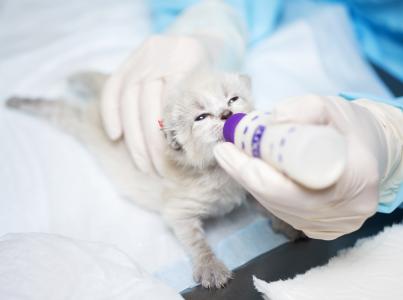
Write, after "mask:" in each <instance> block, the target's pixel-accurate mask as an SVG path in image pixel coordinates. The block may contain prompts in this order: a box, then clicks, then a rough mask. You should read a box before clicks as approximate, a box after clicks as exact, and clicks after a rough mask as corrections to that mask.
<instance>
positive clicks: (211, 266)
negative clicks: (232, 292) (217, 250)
mask: <svg viewBox="0 0 403 300" xmlns="http://www.w3.org/2000/svg"><path fill="white" fill-rule="evenodd" d="M193 278H194V280H195V281H196V282H200V283H201V285H202V286H203V287H205V288H218V289H220V288H223V287H224V286H225V285H226V284H227V282H228V281H229V280H230V279H231V278H232V273H231V271H230V270H228V269H227V267H226V266H225V265H224V264H223V263H222V262H221V261H219V260H218V259H215V258H213V259H209V260H208V261H204V262H200V263H199V264H197V265H196V266H195V269H194V272H193Z"/></svg>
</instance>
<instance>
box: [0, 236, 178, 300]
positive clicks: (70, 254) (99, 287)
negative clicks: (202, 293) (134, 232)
mask: <svg viewBox="0 0 403 300" xmlns="http://www.w3.org/2000/svg"><path fill="white" fill-rule="evenodd" d="M0 274H1V276H0V295H1V299H8V300H17V299H18V300H47V299H49V300H58V299H77V300H86V299H88V300H90V299H91V300H100V299H105V300H106V299H116V300H136V299H138V300H140V299H141V300H161V299H164V300H181V299H182V300H183V298H182V297H181V296H179V295H178V294H177V293H176V292H175V291H174V290H173V289H172V288H169V287H168V286H166V285H164V284H163V283H162V282H160V281H158V280H156V279H154V278H152V277H150V276H149V275H147V273H146V272H144V271H143V270H142V269H141V268H140V267H139V266H138V265H136V264H135V263H134V262H133V261H132V260H131V259H130V258H129V257H128V256H127V255H125V254H124V253H122V252H121V251H120V250H118V249H117V248H116V247H114V246H111V245H107V244H102V243H91V242H86V241H79V240H74V239H70V238H65V237H61V236H56V235H49V234H43V233H42V234H40V233H26V234H9V235H6V236H4V237H2V238H1V239H0Z"/></svg>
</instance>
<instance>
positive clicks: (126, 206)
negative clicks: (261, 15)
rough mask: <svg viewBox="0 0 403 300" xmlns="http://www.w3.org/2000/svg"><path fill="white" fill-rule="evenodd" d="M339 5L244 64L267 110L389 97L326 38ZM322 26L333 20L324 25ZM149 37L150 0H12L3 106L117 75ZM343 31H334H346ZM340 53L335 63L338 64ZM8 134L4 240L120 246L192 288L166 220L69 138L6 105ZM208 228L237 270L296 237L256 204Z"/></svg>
mask: <svg viewBox="0 0 403 300" xmlns="http://www.w3.org/2000/svg"><path fill="white" fill-rule="evenodd" d="M330 9H333V8H330ZM335 9H336V10H334V11H333V12H334V14H333V13H331V12H332V11H330V13H329V12H328V15H327V17H326V16H325V17H320V16H319V15H314V16H310V17H309V18H310V19H307V20H305V21H304V20H301V21H300V22H299V23H293V24H290V25H289V27H287V28H284V29H283V30H281V31H278V33H277V34H276V35H274V36H273V37H271V38H269V39H267V40H266V41H264V42H262V43H261V44H260V45H258V46H257V47H256V48H255V49H252V50H251V51H250V54H249V55H248V58H247V64H246V67H245V70H246V71H248V72H250V74H251V75H252V77H253V82H254V91H255V95H256V98H257V104H258V107H259V108H264V109H267V108H270V107H271V106H272V105H274V104H275V103H276V101H278V100H279V99H281V98H282V97H285V96H290V95H294V94H300V93H306V92H319V93H328V94H331V93H335V92H337V91H339V90H344V91H345V90H353V91H357V90H359V91H360V92H371V91H372V92H374V93H376V94H378V95H379V96H382V95H388V92H387V91H386V89H384V87H383V85H382V84H381V83H380V82H379V81H378V80H377V78H376V77H375V76H374V74H373V73H372V71H371V70H370V69H369V68H368V66H367V65H366V64H365V63H364V62H363V61H362V60H361V59H359V58H357V57H358V56H357V55H358V54H357V52H354V51H355V50H356V49H355V48H354V47H352V46H351V45H350V44H349V42H351V40H347V41H345V42H340V41H338V42H337V43H336V42H334V41H332V43H329V40H326V37H327V35H325V34H324V32H326V30H328V28H333V29H335V30H336V29H337V26H335V25H337V24H338V23H337V22H338V20H339V18H341V19H343V13H344V12H341V13H340V12H337V7H336V8H335ZM312 18H313V19H314V20H317V21H316V22H314V21H312V20H313V19H312ZM320 22H324V23H325V24H331V25H333V27H332V26H330V25H329V26H330V27H325V26H323V28H324V30H325V31H321V30H320V29H321V28H322V25H323V24H321V23H320ZM326 22H329V23H326ZM336 31H337V30H336ZM149 33H150V29H149V20H148V11H147V9H146V6H145V3H143V1H140V0H137V1H136V0H119V1H115V0H88V1H80V0H71V1H62V0H43V1H40V2H38V1H34V0H20V1H14V0H4V1H2V2H0V45H1V47H0V78H1V80H0V101H1V102H3V101H4V100H5V99H6V98H7V97H8V96H10V95H13V94H19V95H26V96H32V97H39V96H41V97H63V96H68V91H66V87H65V78H66V77H67V76H68V75H69V74H71V73H74V72H76V71H78V70H88V69H97V70H103V71H111V70H113V69H114V68H115V67H116V66H117V65H118V64H119V63H120V62H121V61H122V60H123V59H124V58H125V57H126V56H127V55H128V54H129V52H130V51H132V49H133V48H134V47H135V46H136V45H138V44H139V43H140V42H141V41H142V40H143V39H144V38H145V37H146V36H147V35H148V34H149ZM321 33H322V34H321ZM338 33H339V34H338V35H335V34H334V35H332V38H333V39H334V38H335V37H336V36H337V37H339V38H341V37H340V35H341V34H342V31H341V32H338ZM329 37H330V35H329ZM318 39H319V40H320V39H321V42H320V43H319V42H318V41H319V40H318ZM346 43H347V44H346ZM349 45H350V46H349ZM335 47H336V48H335ZM343 49H344V51H342V50H343ZM330 50H332V51H330ZM327 53H331V56H326V55H327ZM352 53H355V54H352ZM344 54H346V55H347V54H349V55H350V56H349V59H348V64H342V63H340V60H342V59H343V55H344ZM326 57H327V58H326ZM354 59H355V60H357V59H358V63H357V62H356V61H354ZM332 60H334V62H335V63H334V65H335V66H337V68H336V69H335V70H333V69H331V68H329V61H330V62H332ZM351 60H353V61H351ZM354 64H355V65H354ZM353 65H354V67H351V66H353ZM325 66H326V67H325ZM352 70H354V73H352V72H351V71H352ZM347 71H348V72H350V73H347ZM336 75H339V76H336ZM0 140H1V141H2V142H1V147H0V182H1V186H2V188H1V189H0V235H3V234H6V233H15V232H44V233H54V234H61V235H64V236H68V237H72V238H77V239H81V240H87V241H101V242H105V243H109V244H113V245H115V246H117V247H118V248H119V249H120V250H122V251H123V252H124V253H126V254H127V255H128V256H129V257H130V258H131V259H133V260H134V261H137V262H139V264H140V266H141V267H142V268H143V269H145V270H146V271H147V272H149V273H152V274H156V275H157V276H158V277H160V278H161V279H163V280H164V281H165V282H167V283H169V284H170V285H171V286H173V287H175V289H176V290H182V289H184V288H186V287H189V286H190V285H192V284H193V281H192V277H191V271H190V270H191V268H190V262H189V260H188V257H187V255H186V254H185V252H184V251H183V249H182V247H181V246H180V245H179V244H178V242H177V241H176V239H175V237H174V236H173V235H172V234H171V232H170V231H169V230H168V229H167V228H166V226H165V225H164V224H163V222H162V220H161V219H160V218H159V217H158V216H157V215H154V214H152V213H149V212H146V211H144V210H143V209H141V208H139V207H136V206H135V205H132V204H131V203H130V202H128V201H127V200H124V199H121V198H119V197H118V196H117V193H116V191H115V190H114V189H113V187H112V186H111V184H110V182H109V181H108V179H107V178H105V177H104V175H103V173H102V172H101V170H100V169H99V168H98V166H97V164H96V162H95V161H94V160H93V158H92V157H91V155H90V154H88V153H87V152H86V151H85V149H83V148H82V147H81V146H80V145H79V144H78V143H77V142H75V141H74V140H73V139H72V138H71V137H69V136H66V135H64V134H62V133H60V132H58V131H57V130H54V129H53V128H50V127H49V126H48V125H47V124H45V123H44V122H39V121H37V120H34V119H33V118H30V117H27V116H25V115H22V114H18V113H16V112H10V111H7V110H5V109H4V108H3V107H1V108H0ZM207 234H208V238H209V241H210V243H211V244H212V246H213V248H214V249H215V251H216V252H217V253H218V256H219V257H220V258H221V259H223V260H224V262H225V263H226V264H227V265H228V266H229V267H231V268H233V267H236V266H239V265H241V264H243V263H245V262H246V261H248V260H250V259H252V258H253V257H255V256H257V255H259V254H261V253H263V252H266V251H268V250H269V249H272V248H274V247H276V246H278V245H279V244H281V243H284V242H285V241H286V239H285V238H284V237H282V236H281V235H277V234H274V233H273V232H272V231H271V229H270V228H269V227H268V224H267V222H265V221H264V220H263V219H260V218H256V213H255V212H254V211H253V210H252V209H251V208H249V207H243V208H242V209H241V210H239V211H236V212H234V213H233V214H231V215H229V216H227V217H225V218H222V219H221V220H217V221H214V222H211V223H209V224H207ZM0 296H1V295H0ZM0 298H1V297H0Z"/></svg>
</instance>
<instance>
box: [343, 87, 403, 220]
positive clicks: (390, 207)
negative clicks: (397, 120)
mask: <svg viewBox="0 0 403 300" xmlns="http://www.w3.org/2000/svg"><path fill="white" fill-rule="evenodd" d="M339 95H340V96H341V97H343V98H344V99H346V100H349V101H352V100H355V99H361V98H365V99H371V100H374V101H376V102H381V103H385V104H388V105H392V106H394V107H397V108H400V109H401V110H402V111H403V97H400V98H395V99H385V98H380V97H374V96H371V95H365V94H356V93H340V94H339ZM398 207H401V208H403V182H402V183H401V184H400V186H399V190H398V191H397V194H396V197H395V199H394V200H393V201H391V202H389V203H379V205H378V212H380V213H387V214H389V213H391V212H393V211H394V210H395V209H396V208H398Z"/></svg>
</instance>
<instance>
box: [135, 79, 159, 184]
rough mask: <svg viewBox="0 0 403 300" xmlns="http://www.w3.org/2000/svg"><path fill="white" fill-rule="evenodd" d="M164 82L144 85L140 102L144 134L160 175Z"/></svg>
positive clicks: (150, 154) (152, 82) (156, 81)
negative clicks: (160, 122) (160, 123)
mask: <svg viewBox="0 0 403 300" xmlns="http://www.w3.org/2000/svg"><path fill="white" fill-rule="evenodd" d="M163 88H164V84H163V82H162V80H155V81H151V82H147V83H146V84H144V85H143V91H142V95H141V101H140V105H139V107H140V114H141V115H140V120H141V128H142V133H143V136H144V138H145V144H146V147H147V150H148V154H149V157H150V159H151V162H152V164H153V166H154V168H155V170H156V171H157V173H158V175H160V176H161V175H163V174H164V170H163V167H164V159H163V156H164V155H163V152H164V138H163V134H162V133H161V130H160V128H159V127H158V120H159V119H160V118H161V114H162V103H161V102H162V93H163Z"/></svg>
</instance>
